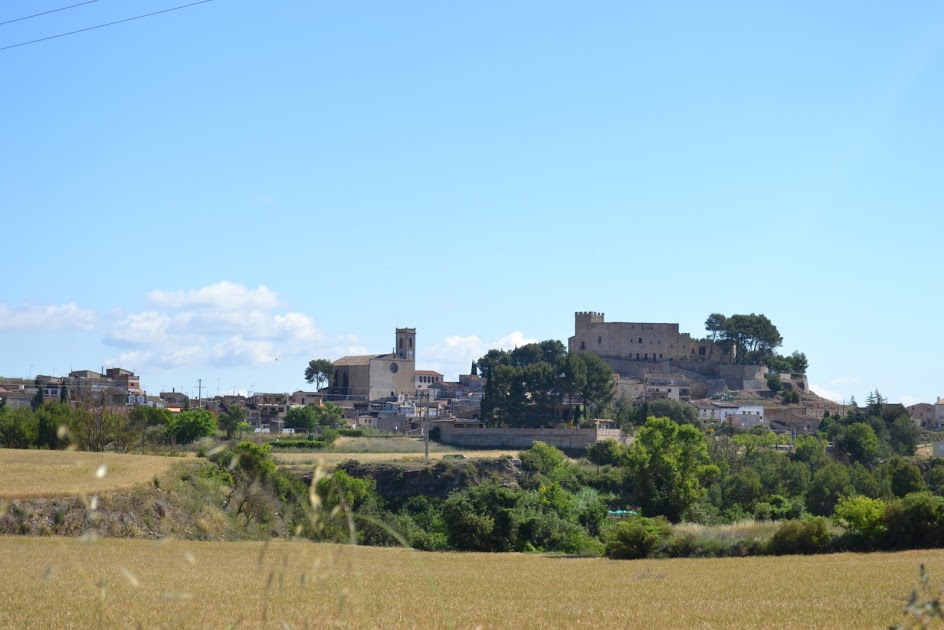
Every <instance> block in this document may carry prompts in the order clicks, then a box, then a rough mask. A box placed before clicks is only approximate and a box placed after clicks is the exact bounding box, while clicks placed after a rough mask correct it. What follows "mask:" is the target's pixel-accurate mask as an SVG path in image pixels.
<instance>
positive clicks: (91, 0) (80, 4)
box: [0, 0, 98, 26]
mask: <svg viewBox="0 0 944 630" xmlns="http://www.w3.org/2000/svg"><path fill="white" fill-rule="evenodd" d="M93 2H98V0H87V1H86V2H80V3H78V4H70V5H69V6H67V7H62V8H61V9H53V10H52V11H43V12H42V13H34V14H33V15H26V16H24V17H20V18H16V19H15V20H7V21H6V22H0V26H3V25H4V24H13V23H14V22H22V21H23V20H31V19H33V18H35V17H39V16H41V15H49V14H50V13H57V12H58V11H65V10H66V9H74V8H76V7H80V6H82V5H83V4H92V3H93Z"/></svg>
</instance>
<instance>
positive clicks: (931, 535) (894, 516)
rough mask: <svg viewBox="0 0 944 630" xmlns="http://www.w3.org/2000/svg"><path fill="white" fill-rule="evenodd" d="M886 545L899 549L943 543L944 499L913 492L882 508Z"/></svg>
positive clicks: (926, 493) (943, 544)
mask: <svg viewBox="0 0 944 630" xmlns="http://www.w3.org/2000/svg"><path fill="white" fill-rule="evenodd" d="M885 527H886V529H887V544H888V546H889V547H893V548H898V549H929V548H933V547H941V546H944V499H942V498H941V497H938V496H935V495H933V494H931V493H930V492H912V493H911V494H909V495H907V496H905V497H904V498H903V499H898V500H897V501H894V502H892V503H891V504H890V505H889V506H888V508H887V510H886V511H885Z"/></svg>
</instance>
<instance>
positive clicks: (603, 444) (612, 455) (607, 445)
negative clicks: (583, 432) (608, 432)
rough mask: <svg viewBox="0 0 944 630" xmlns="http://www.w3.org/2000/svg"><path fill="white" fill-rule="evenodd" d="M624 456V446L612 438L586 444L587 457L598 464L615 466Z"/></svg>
mask: <svg viewBox="0 0 944 630" xmlns="http://www.w3.org/2000/svg"><path fill="white" fill-rule="evenodd" d="M625 457H626V447H625V446H623V445H622V444H620V443H619V442H617V441H616V440H613V439H607V440H600V441H599V442H594V443H593V444H590V445H589V446H587V459H589V460H590V462H591V463H593V464H596V465H597V469H599V467H600V466H615V465H617V464H620V463H621V462H622V461H623V459H624V458H625Z"/></svg>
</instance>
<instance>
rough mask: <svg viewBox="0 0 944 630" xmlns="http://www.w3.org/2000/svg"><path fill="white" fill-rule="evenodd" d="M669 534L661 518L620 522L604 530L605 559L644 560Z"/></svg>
mask: <svg viewBox="0 0 944 630" xmlns="http://www.w3.org/2000/svg"><path fill="white" fill-rule="evenodd" d="M671 532H672V528H671V527H670V526H669V523H668V521H666V520H665V518H663V517H657V518H646V517H642V516H638V517H635V518H632V519H629V520H626V521H621V522H619V523H617V524H615V525H613V526H612V527H610V528H609V529H607V530H606V533H605V539H606V557H607V558H613V559H615V560H639V559H641V558H646V557H648V556H649V554H650V553H651V552H652V550H653V549H655V548H656V546H657V545H658V544H659V543H661V542H662V541H663V540H664V539H666V538H668V536H669V534H671Z"/></svg>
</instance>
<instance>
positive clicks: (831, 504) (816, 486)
mask: <svg viewBox="0 0 944 630" xmlns="http://www.w3.org/2000/svg"><path fill="white" fill-rule="evenodd" d="M852 494H855V488H853V486H852V483H851V481H850V479H849V471H848V469H847V468H846V467H845V466H843V465H842V464H840V463H838V462H829V463H828V464H826V465H825V466H823V467H822V468H820V469H819V470H817V471H816V473H815V474H814V475H813V479H812V481H811V482H810V489H809V490H808V491H807V493H806V507H807V508H808V509H809V510H810V512H811V513H813V514H815V515H817V516H831V515H832V513H833V510H834V509H835V508H836V504H837V503H839V500H840V499H842V498H843V497H847V496H850V495H852Z"/></svg>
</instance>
